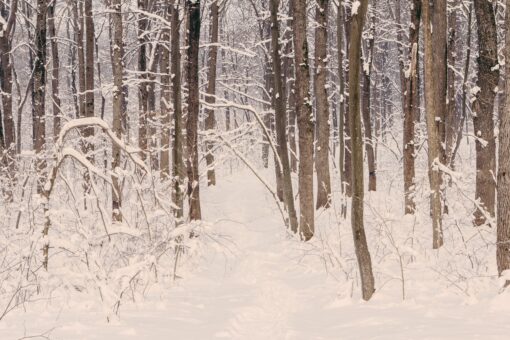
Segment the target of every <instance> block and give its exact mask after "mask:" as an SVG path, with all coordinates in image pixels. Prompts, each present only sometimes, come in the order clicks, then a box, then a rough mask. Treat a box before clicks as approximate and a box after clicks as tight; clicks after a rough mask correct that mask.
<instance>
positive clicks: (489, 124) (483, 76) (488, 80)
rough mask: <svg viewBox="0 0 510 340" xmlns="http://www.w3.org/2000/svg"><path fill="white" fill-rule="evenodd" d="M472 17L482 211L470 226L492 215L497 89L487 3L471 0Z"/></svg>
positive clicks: (495, 51)
mask: <svg viewBox="0 0 510 340" xmlns="http://www.w3.org/2000/svg"><path fill="white" fill-rule="evenodd" d="M474 5H475V15H476V20H477V25H478V52H479V55H478V59H477V64H478V82H477V85H478V88H479V89H480V91H479V92H478V93H477V96H476V101H475V102H474V103H473V124H474V128H475V135H476V137H477V139H476V194H475V199H476V200H477V201H478V202H479V205H480V206H481V207H482V209H484V210H485V211H482V210H481V209H479V208H477V209H476V211H475V214H474V220H473V222H474V224H475V225H477V226H479V225H482V224H484V223H486V222H487V216H491V217H492V216H494V212H495V211H494V210H495V203H496V202H495V196H496V185H495V184H496V183H495V182H494V174H495V172H496V141H495V137H494V119H493V112H494V99H495V97H496V93H495V92H494V89H495V88H496V87H497V86H498V81H499V67H497V66H498V65H499V62H498V41H497V32H496V19H495V16H494V8H493V5H492V3H491V2H488V1H484V0H475V2H474Z"/></svg>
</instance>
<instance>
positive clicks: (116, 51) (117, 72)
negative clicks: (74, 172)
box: [111, 0, 125, 222]
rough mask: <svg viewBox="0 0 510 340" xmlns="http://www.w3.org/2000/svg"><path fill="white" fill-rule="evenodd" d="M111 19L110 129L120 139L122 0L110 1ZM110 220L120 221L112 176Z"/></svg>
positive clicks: (116, 153)
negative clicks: (111, 90) (111, 95)
mask: <svg viewBox="0 0 510 340" xmlns="http://www.w3.org/2000/svg"><path fill="white" fill-rule="evenodd" d="M111 11H112V14H111V19H112V24H113V37H112V38H111V39H112V40H113V44H112V45H113V48H112V52H113V53H112V72H113V103H112V104H113V120H112V128H113V132H114V133H115V135H116V136H117V138H119V139H121V138H122V135H123V131H122V120H123V118H122V116H123V115H124V114H125V113H123V111H122V106H123V102H124V83H123V75H124V47H123V45H122V36H123V27H122V0H112V2H111ZM120 151H121V150H120V148H119V147H118V146H117V145H116V144H115V143H113V146H112V171H113V172H114V173H115V172H116V170H117V169H118V168H119V167H120V166H121V163H120V162H121V158H120ZM112 183H113V187H112V220H113V221H114V222H121V221H122V214H121V207H122V187H121V185H120V181H119V178H118V177H117V176H112Z"/></svg>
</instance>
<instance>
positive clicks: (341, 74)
mask: <svg viewBox="0 0 510 340" xmlns="http://www.w3.org/2000/svg"><path fill="white" fill-rule="evenodd" d="M336 24H337V45H338V81H339V83H340V84H339V88H340V91H339V97H340V98H339V103H338V105H339V117H338V136H339V147H338V148H339V162H338V167H339V170H340V191H341V193H342V195H343V194H344V193H345V182H346V179H345V107H346V105H345V71H344V51H343V49H344V6H343V4H342V2H339V4H338V12H337V22H336ZM341 213H342V215H343V216H345V215H346V213H347V207H346V206H345V203H343V200H342V211H341Z"/></svg>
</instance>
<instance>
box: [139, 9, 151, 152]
mask: <svg viewBox="0 0 510 340" xmlns="http://www.w3.org/2000/svg"><path fill="white" fill-rule="evenodd" d="M138 9H139V10H140V11H145V10H146V0H138ZM147 28H148V19H147V17H146V15H145V14H143V13H141V14H140V15H139V18H138V44H139V45H140V46H139V50H138V72H139V73H140V76H139V84H138V109H139V113H138V147H139V148H140V150H142V158H143V159H144V160H146V159H147V152H148V148H149V145H148V144H147V136H148V134H147V128H148V121H147V115H148V110H149V108H148V106H147V102H148V100H147V97H148V92H147V84H148V81H147V43H148V38H147Z"/></svg>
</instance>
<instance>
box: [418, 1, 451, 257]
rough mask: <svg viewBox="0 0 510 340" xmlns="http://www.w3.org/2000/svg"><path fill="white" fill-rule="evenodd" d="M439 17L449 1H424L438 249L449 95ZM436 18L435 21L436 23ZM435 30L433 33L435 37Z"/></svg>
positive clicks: (432, 201) (431, 176) (434, 243)
mask: <svg viewBox="0 0 510 340" xmlns="http://www.w3.org/2000/svg"><path fill="white" fill-rule="evenodd" d="M440 17H444V18H443V21H445V20H446V0H441V1H438V2H437V3H435V7H434V8H433V9H431V7H430V1H429V0H424V1H423V27H424V45H425V62H424V63H425V65H424V66H425V105H426V111H427V115H426V116H427V135H428V139H427V141H428V146H429V148H428V164H429V169H428V171H429V182H430V191H431V194H430V195H431V199H430V205H431V206H430V209H431V216H432V235H433V237H432V247H433V248H434V249H438V248H440V247H441V246H442V245H443V227H442V203H441V173H440V172H439V168H438V164H437V162H441V160H442V159H443V156H442V152H441V149H442V148H441V125H442V124H441V119H442V118H441V115H442V114H443V113H442V112H444V111H442V110H443V109H444V108H445V105H444V101H445V99H446V96H445V95H444V93H443V92H442V91H441V87H442V84H441V83H442V80H443V79H444V78H445V75H444V74H443V73H446V69H444V68H442V67H441V61H443V62H444V59H445V58H446V53H444V54H443V55H442V56H441V57H440V59H441V60H438V59H437V58H436V55H437V52H435V51H436V49H440V48H441V46H444V41H443V40H446V31H444V30H441V29H442V28H443V29H445V28H446V27H445V25H437V26H436V25H434V26H433V23H434V22H438V21H441V20H440ZM433 18H435V19H436V20H435V21H433ZM432 27H434V34H432ZM439 54H440V53H439Z"/></svg>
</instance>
